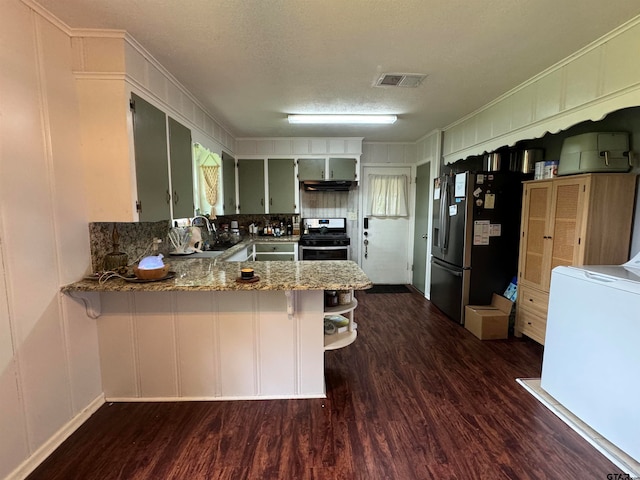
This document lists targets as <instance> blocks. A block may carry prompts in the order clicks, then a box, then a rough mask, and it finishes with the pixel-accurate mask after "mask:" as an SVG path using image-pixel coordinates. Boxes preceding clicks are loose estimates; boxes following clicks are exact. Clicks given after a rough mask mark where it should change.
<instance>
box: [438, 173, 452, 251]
mask: <svg viewBox="0 0 640 480" xmlns="http://www.w3.org/2000/svg"><path fill="white" fill-rule="evenodd" d="M449 187H450V186H449V178H448V177H445V181H444V189H443V192H442V198H441V200H440V223H441V225H442V228H441V229H440V235H441V237H440V248H442V250H443V251H446V250H447V248H449V224H450V223H451V222H450V219H449Z"/></svg>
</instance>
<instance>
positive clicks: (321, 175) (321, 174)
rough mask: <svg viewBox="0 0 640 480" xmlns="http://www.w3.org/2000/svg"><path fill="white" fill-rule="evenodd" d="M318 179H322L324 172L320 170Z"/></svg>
mask: <svg viewBox="0 0 640 480" xmlns="http://www.w3.org/2000/svg"><path fill="white" fill-rule="evenodd" d="M320 177H321V178H324V170H320Z"/></svg>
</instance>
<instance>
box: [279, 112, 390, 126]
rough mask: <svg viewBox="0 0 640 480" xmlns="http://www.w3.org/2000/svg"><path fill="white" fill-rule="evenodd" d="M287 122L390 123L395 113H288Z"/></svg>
mask: <svg viewBox="0 0 640 480" xmlns="http://www.w3.org/2000/svg"><path fill="white" fill-rule="evenodd" d="M288 118H289V123H315V124H318V123H324V124H327V123H335V124H361V125H362V124H391V123H395V121H396V120H397V119H398V117H397V116H396V115H331V114H319V115H289V117H288Z"/></svg>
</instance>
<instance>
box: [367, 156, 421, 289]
mask: <svg viewBox="0 0 640 480" xmlns="http://www.w3.org/2000/svg"><path fill="white" fill-rule="evenodd" d="M362 173H363V176H362V180H363V185H362V187H363V188H362V195H361V197H360V198H361V202H362V205H361V208H360V212H361V214H362V215H363V219H362V221H361V223H360V225H361V226H362V227H363V229H362V233H361V238H360V265H361V266H362V270H363V271H364V272H365V273H366V274H367V276H368V277H369V279H371V281H372V282H373V283H377V284H381V283H382V284H409V283H411V264H410V260H409V252H410V246H411V240H412V232H411V230H412V221H413V216H412V212H411V210H410V206H411V205H413V201H412V191H411V187H412V183H411V174H412V172H411V167H398V166H389V167H386V166H384V167H374V166H371V167H367V166H365V167H363V172H362ZM371 175H404V176H406V180H407V181H406V196H407V198H406V200H407V209H408V215H407V216H393V217H387V216H374V215H371V193H372V187H371V184H370V180H371ZM365 227H366V228H365Z"/></svg>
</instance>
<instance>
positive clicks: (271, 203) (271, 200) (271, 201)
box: [269, 197, 273, 205]
mask: <svg viewBox="0 0 640 480" xmlns="http://www.w3.org/2000/svg"><path fill="white" fill-rule="evenodd" d="M269 205H273V197H271V198H270V199H269Z"/></svg>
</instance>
